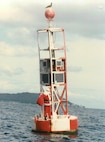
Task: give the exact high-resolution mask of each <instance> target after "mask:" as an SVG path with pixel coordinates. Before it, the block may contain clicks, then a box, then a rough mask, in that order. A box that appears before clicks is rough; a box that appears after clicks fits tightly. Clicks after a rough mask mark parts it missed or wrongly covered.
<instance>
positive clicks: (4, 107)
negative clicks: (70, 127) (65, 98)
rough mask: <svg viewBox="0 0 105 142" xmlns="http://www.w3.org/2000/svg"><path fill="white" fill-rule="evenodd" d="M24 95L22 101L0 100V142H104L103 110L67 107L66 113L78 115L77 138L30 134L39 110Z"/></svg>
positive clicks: (104, 117) (0, 98)
mask: <svg viewBox="0 0 105 142" xmlns="http://www.w3.org/2000/svg"><path fill="white" fill-rule="evenodd" d="M27 96H28V95H26V96H25V97H24V99H23V100H24V101H21V99H17V101H16V96H15V95H12V97H10V98H11V99H5V97H9V96H7V95H5V96H3V97H0V142H105V110H99V109H87V108H84V107H79V106H75V105H70V106H69V111H70V114H72V115H73V114H74V115H77V116H78V119H79V129H78V134H77V135H65V134H45V133H44V134H43V133H34V132H32V131H31V126H32V117H33V116H34V115H35V114H38V113H39V111H40V107H39V106H38V105H36V104H34V103H33V98H34V97H33V95H30V97H32V102H31V101H29V102H28V101H26V102H25V100H27ZM19 97H20V96H19ZM19 97H18V98H19ZM2 98H3V99H2ZM11 100H12V101H11ZM14 100H15V101H14Z"/></svg>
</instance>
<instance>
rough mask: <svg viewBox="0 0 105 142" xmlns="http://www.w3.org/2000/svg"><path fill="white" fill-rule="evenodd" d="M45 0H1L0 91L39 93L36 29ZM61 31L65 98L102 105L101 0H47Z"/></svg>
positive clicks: (104, 35) (104, 8) (104, 12)
mask: <svg viewBox="0 0 105 142" xmlns="http://www.w3.org/2000/svg"><path fill="white" fill-rule="evenodd" d="M50 2H51V1H50V0H38V1H37V0H29V1H28V0H0V31H1V32H0V93H6V92H8V93H16V92H39V72H38V71H39V65H38V48H37V40H36V30H37V29H40V28H46V27H47V20H46V18H45V17H44V12H45V7H46V6H47V5H48V4H50ZM52 2H53V9H54V10H55V13H56V16H55V18H54V26H55V27H63V28H64V29H65V35H66V46H67V69H68V91H69V100H70V101H71V102H74V103H76V104H79V105H84V106H86V107H93V108H104V109H105V55H104V54H105V1H104V0H65V1H62V2H61V0H52Z"/></svg>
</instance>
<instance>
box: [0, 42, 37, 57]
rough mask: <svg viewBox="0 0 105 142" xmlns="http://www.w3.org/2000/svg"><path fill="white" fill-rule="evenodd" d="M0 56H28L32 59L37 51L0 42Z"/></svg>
mask: <svg viewBox="0 0 105 142" xmlns="http://www.w3.org/2000/svg"><path fill="white" fill-rule="evenodd" d="M0 55H1V56H14V57H16V56H22V57H23V56H28V57H33V56H35V55H37V50H35V48H33V47H27V46H22V45H21V46H20V45H14V46H13V45H11V44H9V43H6V42H0Z"/></svg>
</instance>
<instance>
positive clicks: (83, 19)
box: [57, 2, 105, 39]
mask: <svg viewBox="0 0 105 142" xmlns="http://www.w3.org/2000/svg"><path fill="white" fill-rule="evenodd" d="M100 3H101V2H100ZM102 5H103V7H104V8H103V9H100V8H99V7H100V4H99V3H97V2H94V3H93V2H91V3H86V4H84V5H82V3H80V4H79V5H78V4H74V5H73V4H71V3H68V5H67V4H66V3H65V4H64V5H62V4H61V5H60V9H61V11H62V14H63V15H62V14H61V12H60V11H58V10H57V21H58V23H59V25H60V24H62V26H63V25H65V29H66V31H67V32H68V31H70V34H76V35H79V36H84V37H88V38H99V39H102V38H103V39H105V18H104V15H105V2H104V4H102ZM65 7H66V8H65Z"/></svg>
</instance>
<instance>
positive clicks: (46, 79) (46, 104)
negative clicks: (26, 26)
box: [32, 4, 78, 133]
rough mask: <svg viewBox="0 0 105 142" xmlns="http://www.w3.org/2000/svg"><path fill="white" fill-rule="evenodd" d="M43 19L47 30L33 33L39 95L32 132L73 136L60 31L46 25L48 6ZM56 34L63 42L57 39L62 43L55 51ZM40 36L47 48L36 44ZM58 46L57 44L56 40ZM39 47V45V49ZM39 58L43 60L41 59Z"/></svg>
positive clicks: (74, 121)
mask: <svg viewBox="0 0 105 142" xmlns="http://www.w3.org/2000/svg"><path fill="white" fill-rule="evenodd" d="M45 17H46V18H47V19H48V22H49V25H50V26H49V25H48V28H45V29H41V30H37V37H38V50H39V64H40V70H39V76H40V84H39V85H40V92H39V97H38V99H37V104H38V105H40V107H41V112H40V114H36V115H35V116H34V118H33V127H32V130H33V131H36V132H48V133H62V132H63V133H64V132H67V133H68V132H69V133H76V132H77V131H78V117H77V116H74V115H71V114H69V111H68V89H67V67H66V44H65V43H66V42H65V33H64V29H63V28H55V27H53V26H52V25H51V24H50V23H51V21H52V19H53V18H54V17H55V12H54V10H53V9H52V4H51V5H49V6H47V8H46V10H45ZM45 33H47V34H45ZM58 33H61V35H62V38H63V40H62V39H61V43H62V41H63V44H62V46H61V47H58V46H57V47H56V44H55V41H54V35H55V34H56V36H57V34H58ZM41 34H45V35H46V36H47V37H46V39H47V40H48V47H46V46H45V47H44V42H43V39H42V40H41V41H40V40H39V38H40V35H41ZM40 42H41V44H40ZM58 42H60V39H59V41H58ZM40 45H43V47H41V46H40ZM45 52H47V53H48V57H46V54H45ZM61 53H62V54H61ZM42 54H43V56H41V55H42ZM44 55H45V56H44Z"/></svg>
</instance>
